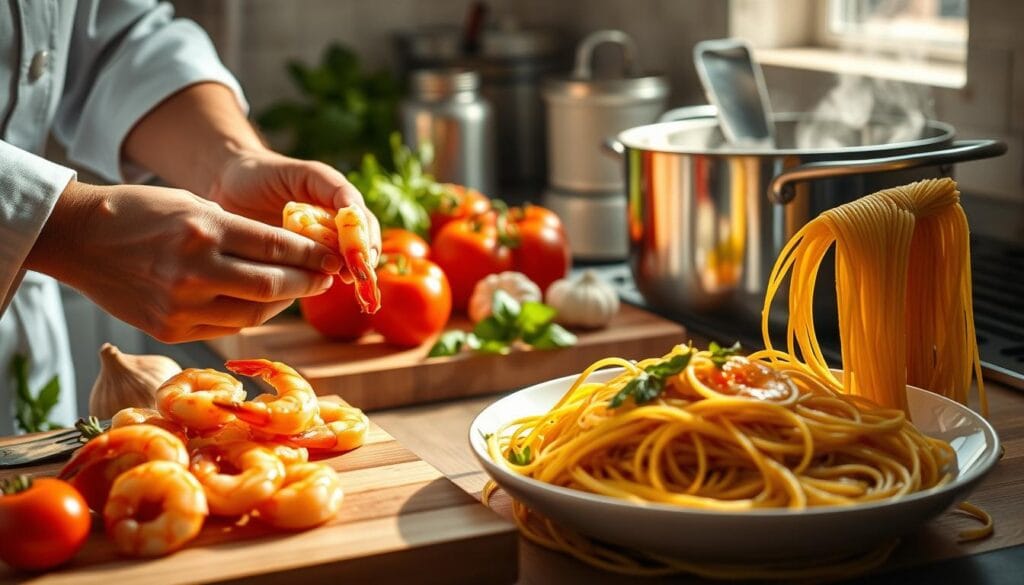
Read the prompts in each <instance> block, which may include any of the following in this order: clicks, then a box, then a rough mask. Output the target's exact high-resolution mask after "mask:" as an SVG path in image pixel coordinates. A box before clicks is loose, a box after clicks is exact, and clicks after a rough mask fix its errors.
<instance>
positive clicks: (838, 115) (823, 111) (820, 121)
mask: <svg viewBox="0 0 1024 585" xmlns="http://www.w3.org/2000/svg"><path fill="white" fill-rule="evenodd" d="M931 106H932V104H931V99H930V96H929V94H928V92H927V90H926V89H924V88H921V87H918V86H912V85H910V84H906V83H899V82H895V81H888V80H884V79H876V78H871V77H860V76H853V75H843V76H840V77H839V81H838V83H837V84H836V86H835V87H833V88H832V89H831V90H830V91H829V93H828V94H827V95H826V96H825V98H824V99H823V100H822V101H821V102H819V103H818V105H817V106H816V107H815V108H814V110H813V112H812V116H811V119H808V120H806V121H803V122H801V123H800V124H799V125H798V126H797V128H796V144H797V147H798V148H839V147H846V146H856V145H860V144H888V143H892V142H906V141H910V140H917V139H918V138H920V137H921V134H922V130H923V129H924V126H925V123H926V122H927V120H928V117H929V116H928V114H930V112H931V109H932V107H931Z"/></svg>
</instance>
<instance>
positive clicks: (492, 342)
mask: <svg viewBox="0 0 1024 585" xmlns="http://www.w3.org/2000/svg"><path fill="white" fill-rule="evenodd" d="M476 351H477V352H478V353H493V354H501V355H504V354H507V353H509V352H510V351H512V347H511V346H509V344H508V342H507V341H502V340H500V339H488V340H486V341H483V342H481V343H480V346H479V347H477V348H476Z"/></svg>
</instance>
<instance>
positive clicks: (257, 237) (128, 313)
mask: <svg viewBox="0 0 1024 585" xmlns="http://www.w3.org/2000/svg"><path fill="white" fill-rule="evenodd" d="M340 266H341V260H340V258H339V257H338V255H337V254H334V253H332V251H331V250H328V249H327V248H326V247H324V246H322V245H320V244H317V243H315V242H313V241H312V240H310V239H307V238H304V237H302V236H299V235H296V234H293V233H291V232H289V231H287V230H285V229H283V228H275V227H270V226H266V225H264V224H261V223H259V222H256V221H253V220H250V219H246V218H244V217H239V216H236V215H233V214H230V213H227V212H226V211H224V210H223V209H221V208H220V207H219V206H218V205H216V204H214V203H211V202H209V201H206V200H204V199H202V198H200V197H197V196H195V195H193V194H191V193H189V192H188V191H182V190H179V189H167V188H160V187H147V186H139V185H121V186H114V187H97V186H92V185H86V184H82V183H77V182H74V181H73V182H72V183H71V184H69V185H68V187H67V189H65V191H64V193H63V194H62V195H61V197H60V199H59V200H58V202H57V205H56V206H55V207H54V210H53V212H52V214H51V216H50V219H49V220H48V221H47V223H46V225H45V226H44V227H43V231H42V232H41V234H40V236H39V238H38V239H37V240H36V244H35V246H34V247H33V248H32V251H31V252H30V254H29V257H28V261H27V262H26V267H27V268H30V269H33V270H38V271H40V272H44V273H46V274H50V275H51V276H54V277H55V278H57V279H58V280H61V281H63V282H65V283H67V284H69V285H71V286H73V287H75V288H77V289H78V290H80V291H81V292H82V293H84V294H85V295H86V296H88V297H89V298H91V299H92V300H93V301H95V302H96V303H97V304H98V305H100V306H101V307H103V308H104V309H106V310H107V311H108V312H110V313H111V314H113V315H114V316H116V317H118V318H120V319H121V320H123V321H125V322H127V323H130V324H132V325H134V326H136V327H138V328H140V329H142V330H144V331H146V332H147V333H149V334H150V335H152V336H153V337H155V338H157V339H159V340H161V341H165V342H175V343H176V342H182V341H190V340H194V339H204V338H209V337H216V336H220V335H226V334H230V333H234V332H236V331H238V329H240V328H242V327H248V326H253V325H258V324H260V323H263V322H264V321H266V320H267V319H269V318H270V317H272V316H274V315H276V314H277V313H279V312H281V311H282V310H284V309H285V308H286V307H287V306H288V305H289V304H291V302H292V300H293V299H295V298H296V297H304V296H311V295H315V294H319V293H320V292H322V291H324V290H326V289H327V288H328V287H329V286H330V285H331V282H332V277H331V276H330V275H329V274H328V273H331V272H337V271H338V269H339V268H340Z"/></svg>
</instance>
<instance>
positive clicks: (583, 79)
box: [543, 30, 669, 196]
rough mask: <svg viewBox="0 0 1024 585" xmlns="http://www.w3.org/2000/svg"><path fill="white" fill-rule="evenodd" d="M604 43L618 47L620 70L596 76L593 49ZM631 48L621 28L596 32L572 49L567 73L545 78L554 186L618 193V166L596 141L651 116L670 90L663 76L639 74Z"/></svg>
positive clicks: (656, 113) (661, 107) (550, 170)
mask: <svg viewBox="0 0 1024 585" xmlns="http://www.w3.org/2000/svg"><path fill="white" fill-rule="evenodd" d="M606 43H611V44H615V45H618V47H619V48H620V49H621V50H622V54H623V59H622V61H623V67H624V71H623V72H622V74H621V75H620V76H618V77H611V78H595V77H594V75H593V67H592V66H591V61H592V60H593V57H594V51H595V50H596V49H597V48H598V47H599V46H601V45H603V44H606ZM636 53H637V50H636V45H635V43H634V42H633V39H632V38H631V37H630V36H629V35H627V34H626V33H624V32H622V31H619V30H600V31H596V32H593V33H591V34H589V35H587V37H586V38H585V39H583V41H582V42H581V43H580V45H579V47H578V48H577V49H576V66H575V67H574V68H573V71H572V73H571V74H570V75H569V76H568V77H559V78H550V79H548V80H546V81H545V82H544V88H543V96H544V102H545V104H546V105H547V138H548V179H549V181H550V184H551V186H552V187H554V188H555V189H559V190H562V191H573V192H576V193H581V194H585V193H593V194H595V195H598V196H601V195H607V194H611V193H618V194H621V193H622V192H623V190H624V189H623V175H622V166H621V165H619V164H616V163H615V161H613V160H610V159H609V158H608V157H606V156H604V155H603V154H602V152H601V144H602V143H603V142H604V139H605V138H606V137H608V136H613V135H615V134H617V133H619V132H622V131H623V130H625V129H627V128H633V127H635V126H639V125H641V124H650V123H651V122H654V121H656V120H657V119H658V116H660V115H661V113H662V112H664V111H665V102H666V100H667V99H668V90H669V87H668V80H667V79H666V78H665V76H663V75H655V74H644V73H641V71H640V68H639V66H638V65H637V57H636Z"/></svg>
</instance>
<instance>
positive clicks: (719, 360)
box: [708, 341, 743, 368]
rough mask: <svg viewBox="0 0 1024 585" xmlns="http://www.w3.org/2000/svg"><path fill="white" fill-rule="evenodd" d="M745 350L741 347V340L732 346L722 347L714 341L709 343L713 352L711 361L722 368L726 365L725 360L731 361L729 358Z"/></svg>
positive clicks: (709, 349)
mask: <svg viewBox="0 0 1024 585" xmlns="http://www.w3.org/2000/svg"><path fill="white" fill-rule="evenodd" d="M742 350H743V348H742V347H740V342H738V341H737V342H736V343H734V344H732V345H731V346H730V347H722V346H720V345H718V344H717V343H715V342H714V341H712V342H711V343H709V344H708V351H710V352H711V363H713V364H715V366H716V367H718V368H722V367H723V366H725V362H727V361H729V358H730V357H732V356H734V355H738V354H739V353H740V352H741V351H742Z"/></svg>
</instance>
